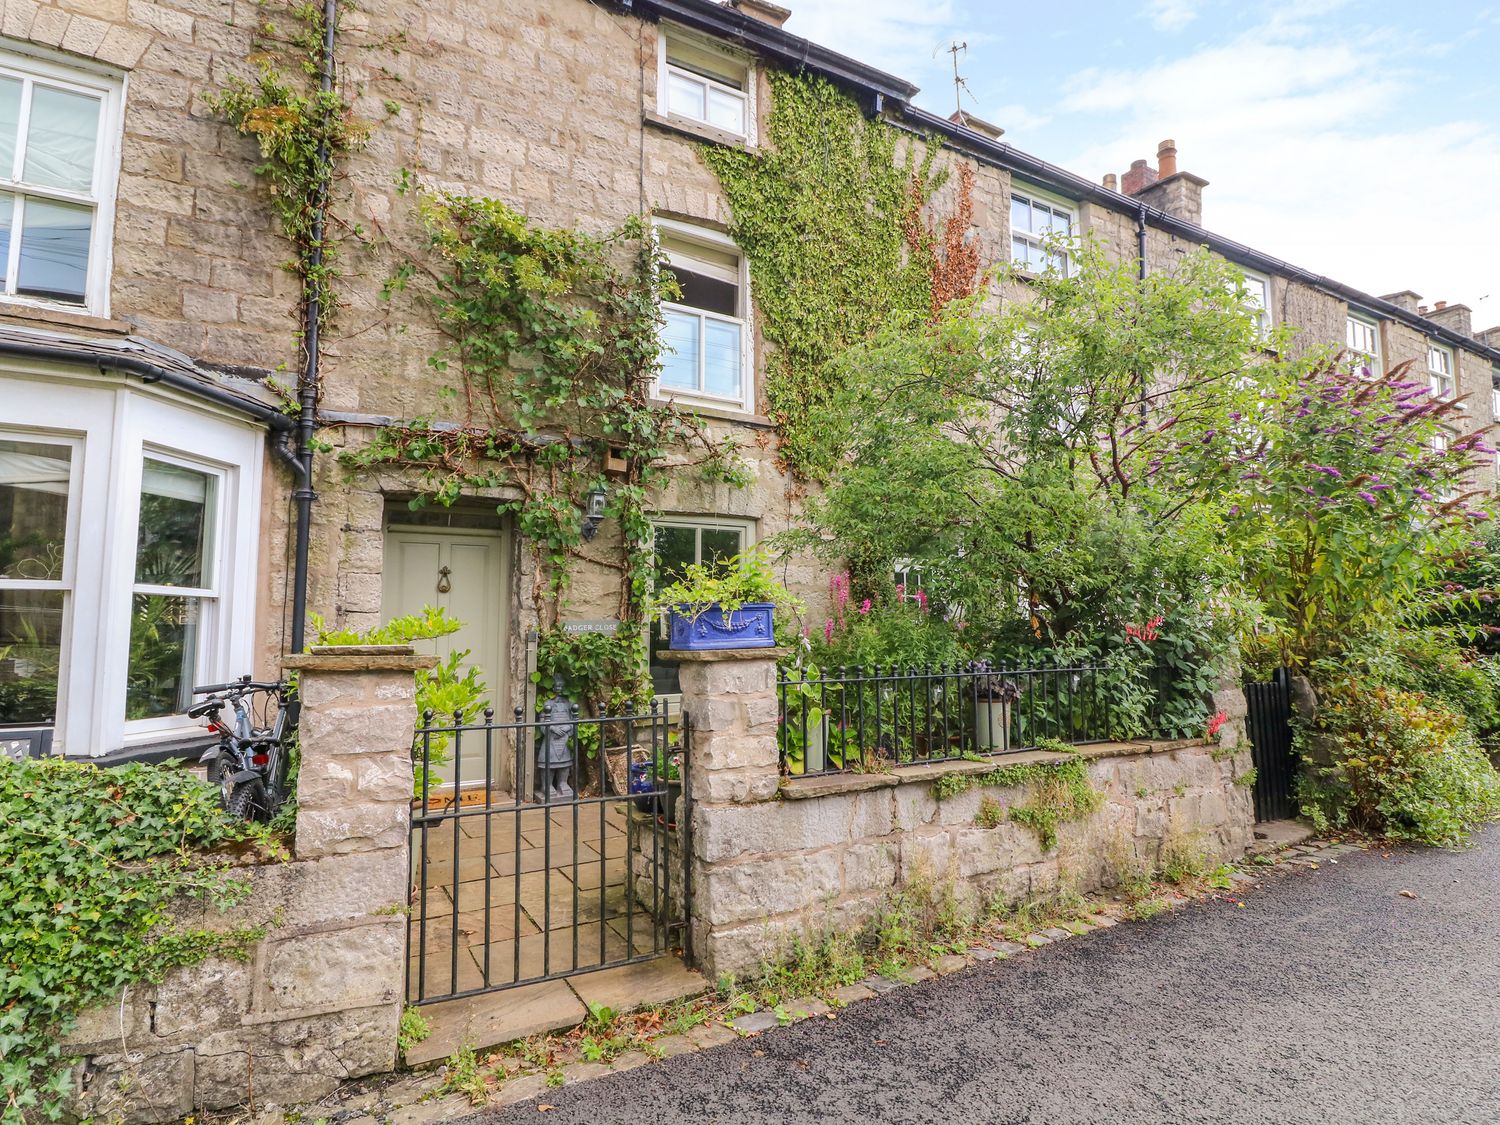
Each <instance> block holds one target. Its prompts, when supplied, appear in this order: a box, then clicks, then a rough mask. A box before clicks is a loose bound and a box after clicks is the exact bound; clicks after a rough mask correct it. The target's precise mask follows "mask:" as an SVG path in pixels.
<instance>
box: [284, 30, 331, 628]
mask: <svg viewBox="0 0 1500 1125" xmlns="http://www.w3.org/2000/svg"><path fill="white" fill-rule="evenodd" d="M337 8H338V0H323V67H322V74H321V77H320V82H319V85H320V87H321V89H322V91H323V93H325V94H327V93H329V92H330V91H331V90H332V89H333V34H334V26H335V25H336V23H337V22H338V11H337ZM327 165H328V142H327V140H326V139H325V140H324V141H323V142H322V143H321V144H319V145H318V166H319V167H320V168H323V167H327ZM327 210H328V185H327V183H326V182H325V183H324V184H322V185H321V186H320V188H319V192H318V200H317V203H316V205H315V207H314V209H313V221H312V260H311V266H312V269H313V271H314V272H317V271H318V270H319V267H321V266H322V264H323V219H324V216H325V215H326V213H327ZM321 315H322V309H321V308H320V307H319V300H318V289H317V287H316V286H314V287H312V288H311V289H310V290H309V292H308V294H307V305H306V308H305V309H304V317H305V331H304V334H303V346H304V347H305V348H306V349H307V364H306V366H305V367H304V368H303V370H302V393H301V407H302V409H301V412H300V413H299V415H298V418H297V463H298V472H297V488H296V491H294V492H293V493H292V496H293V497H294V498H295V499H296V501H297V533H296V561H295V563H294V564H293V571H292V638H291V641H292V643H291V649H292V652H294V653H297V652H301V651H302V650H303V648H304V647H305V641H306V633H307V556H308V548H309V543H310V540H311V537H312V506H313V501H314V500H316V499H317V495H318V494H317V493H316V492H314V491H313V487H312V482H313V431H314V428H315V426H316V425H317V413H318V320H319V318H320V317H321Z"/></svg>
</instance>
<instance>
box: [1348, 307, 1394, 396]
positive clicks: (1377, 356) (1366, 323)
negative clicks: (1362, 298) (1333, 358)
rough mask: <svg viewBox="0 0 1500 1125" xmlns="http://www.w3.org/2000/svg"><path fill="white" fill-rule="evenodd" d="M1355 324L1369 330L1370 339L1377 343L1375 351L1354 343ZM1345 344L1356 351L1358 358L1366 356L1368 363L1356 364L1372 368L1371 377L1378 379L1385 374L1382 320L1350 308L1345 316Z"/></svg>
mask: <svg viewBox="0 0 1500 1125" xmlns="http://www.w3.org/2000/svg"><path fill="white" fill-rule="evenodd" d="M1355 325H1358V326H1359V327H1360V328H1362V329H1365V330H1366V331H1368V332H1369V334H1370V340H1371V342H1372V343H1374V345H1375V350H1374V351H1366V350H1365V349H1363V348H1361V347H1358V346H1357V345H1356V344H1355V343H1354V340H1353V338H1352V337H1353V335H1354V331H1353V329H1354V326H1355ZM1344 346H1345V347H1346V348H1348V350H1349V351H1351V352H1352V353H1354V355H1355V357H1356V358H1357V357H1360V356H1363V357H1364V358H1365V360H1366V361H1367V362H1366V363H1364V364H1356V366H1360V367H1368V368H1369V370H1370V374H1369V378H1371V379H1378V378H1380V377H1381V376H1382V375H1383V374H1385V359H1384V350H1383V348H1382V347H1381V340H1380V321H1379V320H1378V319H1377V318H1375V317H1373V316H1366V315H1365V314H1363V313H1357V312H1355V311H1354V310H1353V309H1350V310H1349V311H1348V312H1347V313H1346V314H1345V317H1344Z"/></svg>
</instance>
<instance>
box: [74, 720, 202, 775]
mask: <svg viewBox="0 0 1500 1125" xmlns="http://www.w3.org/2000/svg"><path fill="white" fill-rule="evenodd" d="M218 740H219V738H218V735H214V734H209V733H208V732H207V731H206V730H204V729H203V728H201V727H199V728H197V729H196V733H194V732H191V731H175V732H167V731H163V732H161V734H160V736H158V737H156V738H150V739H144V740H142V741H140V742H136V743H131V744H130V745H127V746H123V747H121V748H120V749H118V750H111V751H110V752H109V753H107V754H101V755H99V756H98V757H96V758H91V757H88V756H87V755H72V754H70V755H68V756H67V757H68V760H69V761H75V762H89V763H91V764H93V765H96V766H120V765H124V764H126V763H127V762H146V763H148V764H152V765H154V764H158V763H161V762H170V761H174V760H176V759H189V760H192V761H196V760H197V759H198V757H199V755H201V754H202V753H203V751H205V750H207V749H208V748H209V747H210V746H213V745H214V744H215V743H217V742H218Z"/></svg>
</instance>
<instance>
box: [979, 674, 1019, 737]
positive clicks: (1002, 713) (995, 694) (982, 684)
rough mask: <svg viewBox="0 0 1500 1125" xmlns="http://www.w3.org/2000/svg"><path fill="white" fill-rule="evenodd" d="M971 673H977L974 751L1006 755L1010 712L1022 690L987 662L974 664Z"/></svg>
mask: <svg viewBox="0 0 1500 1125" xmlns="http://www.w3.org/2000/svg"><path fill="white" fill-rule="evenodd" d="M969 670H970V671H971V672H973V673H974V749H975V750H976V751H984V750H999V751H1002V752H1003V751H1005V750H1006V749H1008V748H1009V746H1010V708H1011V704H1013V703H1015V702H1016V700H1018V699H1020V698H1021V687H1020V685H1019V684H1017V683H1016V681H1015V680H1012V679H1008V678H1006V677H1005V676H1003V675H1001V674H1000V672H999V671H998V670H997V669H995V667H994V665H992V664H991V663H990V662H989V661H988V660H976V661H974V663H973V664H971V665H970V666H969Z"/></svg>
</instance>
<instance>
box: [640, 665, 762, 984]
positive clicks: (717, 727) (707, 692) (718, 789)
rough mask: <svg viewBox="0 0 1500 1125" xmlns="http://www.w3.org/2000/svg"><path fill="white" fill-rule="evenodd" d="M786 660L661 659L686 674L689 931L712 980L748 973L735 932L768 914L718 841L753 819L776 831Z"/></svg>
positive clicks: (756, 891) (695, 952) (696, 954)
mask: <svg viewBox="0 0 1500 1125" xmlns="http://www.w3.org/2000/svg"><path fill="white" fill-rule="evenodd" d="M784 655H785V650H784V649H775V648H753V649H710V650H706V651H698V652H667V653H663V654H662V659H666V660H675V661H676V662H677V664H678V669H679V678H680V681H681V684H682V711H683V714H684V716H686V719H685V722H686V724H687V726H688V730H689V740H690V741H689V749H688V754H687V762H686V765H687V774H688V776H687V786H688V792H689V793H690V794H691V795H692V820H691V824H690V832H691V839H692V845H691V854H690V855H689V857H688V864H689V878H690V880H691V889H692V905H691V918H690V920H689V924H690V925H691V926H692V933H693V955H694V958H695V959H696V960H697V961H698V962H699V964H700V965H701V966H702V967H703V968H704V970H705V971H706V972H707V973H708V974H709V976H710V979H712V977H713V976H714V975H716V974H717V973H718V972H720V971H721V970H726V969H727V970H729V971H736V972H743V971H745V969H746V968H747V964H746V957H745V950H744V949H742V948H741V947H742V946H743V945H744V942H743V940H742V937H743V935H741V934H739V932H738V929H739V927H735V926H731V925H729V923H730V921H731V919H733V920H736V921H737V920H739V919H742V918H744V917H746V916H759V915H760V914H762V913H764V905H763V904H762V903H760V902H759V892H760V888H758V887H757V886H755V885H753V884H752V885H748V886H747V885H746V884H745V882H744V880H743V879H742V878H741V877H740V876H741V875H743V873H744V872H743V870H742V869H739V870H728V869H726V868H725V867H724V865H723V864H722V863H721V862H720V860H721V859H723V858H725V856H724V849H723V848H722V847H721V845H720V843H718V841H720V840H721V839H722V838H723V837H724V836H725V835H726V833H727V834H730V835H738V834H739V833H740V832H741V831H742V829H743V827H744V825H745V822H746V819H747V818H755V819H757V820H759V821H761V822H763V826H764V827H769V826H770V825H769V821H768V818H767V817H765V816H757V814H761V813H770V812H771V811H772V805H773V803H774V801H775V798H776V795H777V791H778V789H779V787H780V784H781V776H780V767H779V761H778V755H777V747H776V729H777V700H776V662H777V660H779V659H780V658H781V657H782V656H784ZM755 806H761V807H760V808H755Z"/></svg>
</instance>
